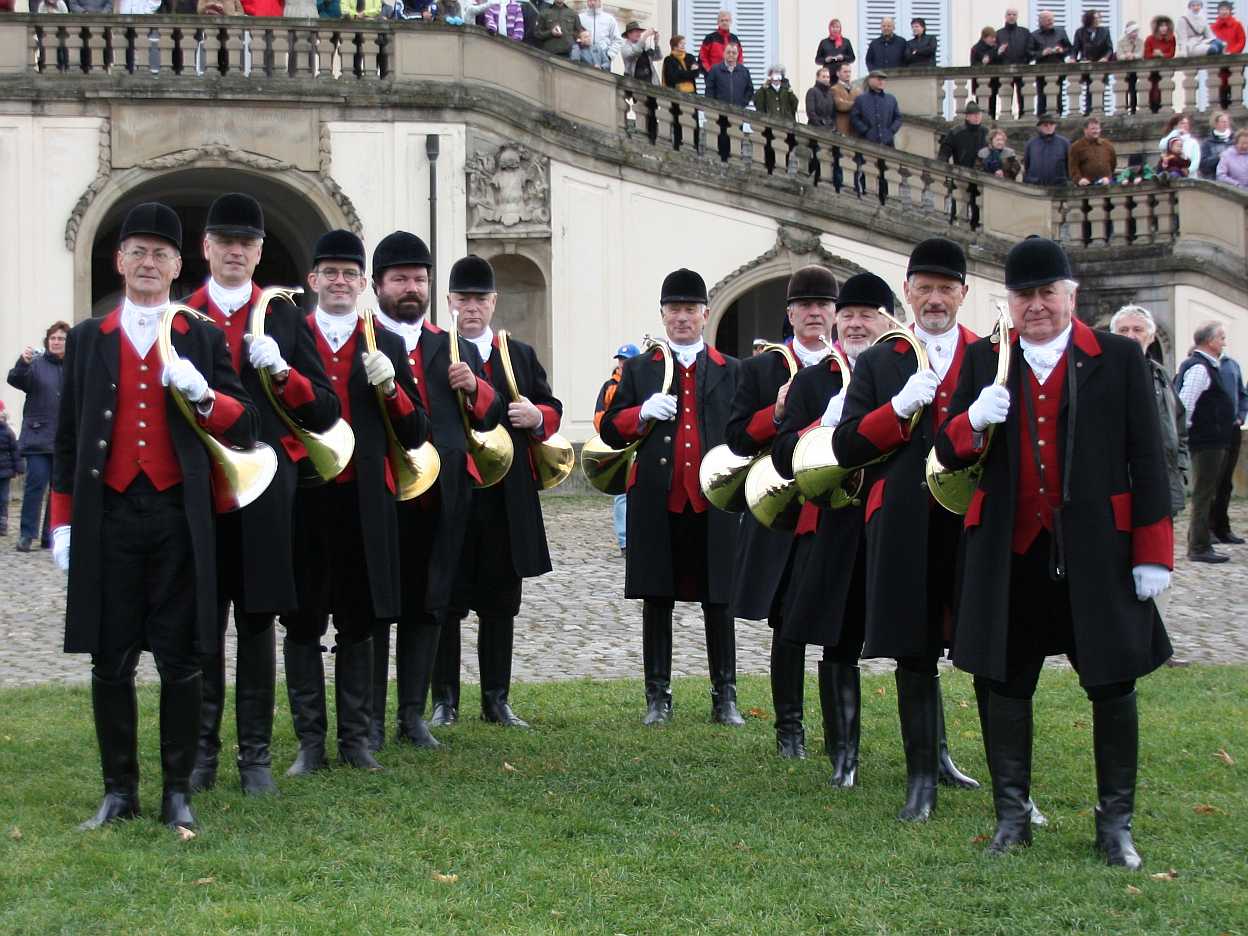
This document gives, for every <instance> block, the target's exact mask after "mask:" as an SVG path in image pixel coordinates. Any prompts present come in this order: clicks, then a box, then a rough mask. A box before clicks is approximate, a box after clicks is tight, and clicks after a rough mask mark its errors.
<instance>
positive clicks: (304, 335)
mask: <svg viewBox="0 0 1248 936" xmlns="http://www.w3.org/2000/svg"><path fill="white" fill-rule="evenodd" d="M258 291H259V288H258V287H257V288H256V289H254V290H253V291H252V299H251V302H248V303H247V305H246V306H244V307H243V308H241V309H239V310H238V311H236V312H235V313H234V314H235V315H246V316H248V320H249V321H250V316H251V305H252V302H255V299H256V296H257V294H258ZM210 301H211V300H210V299H209V296H208V288H207V287H206V286H205V287H202V288H200V289H199V290H197V291H195V292H194V293H192V294H191V295H190V296H188V297H187V298H186V299H184V300H183V302H184V304H186V305H188V306H190V307H191V308H192V309H199V310H200V311H202V312H207V311H208V307H209V304H210ZM264 333H265V334H266V335H268V336H269V337H270V338H272V339H273V340H275V341H276V342H277V346H278V348H280V349H281V352H282V358H283V359H284V360H285V361H286V363H287V364H289V365H290V367H291V369H292V370H294V371H297V372H298V373H299V374H301V375H302V376H303V377H305V378H307V380H308V382H309V383H311V384H312V392H313V394H314V399H313V400H312V401H311V402H309V403H306V404H304V405H303V406H299V407H297V408H295V409H292V410H288V413H289V415H290V416H291V418H293V419H294V421H295V422H296V423H297V424H298V425H299V426H301V427H302V428H304V429H307V430H309V431H311V432H324V431H325V430H327V429H329V427H330V426H332V425H333V424H334V423H335V422H337V420H338V418H339V417H340V416H341V415H342V414H341V409H340V407H339V404H338V396H337V395H336V394H335V393H334V389H333V387H332V386H331V385H330V382H329V377H327V376H326V374H325V367H324V365H323V364H322V363H321V356H320V355H319V354H317V352H316V339H315V338H314V337H313V335H312V330H311V329H310V328H309V327H308V320H307V314H306V313H304V312H302V311H301V310H300V309H299V307H298V306H296V305H295V304H294V303H293V302H288V301H286V300H284V299H278V300H275V301H274V302H272V303H270V304H269V308H268V313H267V314H266V315H265V319H264ZM239 379H240V380H241V381H242V384H243V387H244V389H246V391H247V394H248V396H250V397H251V399H252V401H253V402H254V403H255V404H256V409H257V411H258V412H259V414H260V440H261V441H262V442H265V443H267V444H268V445H269V446H270V447H272V449H273V451H274V452H276V453H277V475H276V476H275V477H274V478H273V483H272V484H270V485H269V487H268V490H266V491H265V492H264V494H263V495H262V496H261V497H260V499H259V500H257V501H255V502H254V503H252V504H251V505H249V506H248V507H246V508H244V509H243V510H242V511H241V516H240V521H241V526H242V537H241V540H242V557H241V559H240V565H241V568H242V574H243V582H244V586H243V596H244V599H245V601H246V604H247V607H246V608H245V609H242V610H245V611H247V612H249V613H253V614H254V613H265V612H280V611H290V610H293V609H294V608H295V607H296V605H297V604H298V596H297V594H296V590H295V574H294V558H293V552H292V543H291V511H292V510H293V508H294V501H295V489H296V488H297V487H298V486H299V468H298V466H297V464H296V462H294V461H292V460H291V456H290V450H289V449H288V448H287V445H288V444H291V443H293V442H294V441H295V436H294V434H293V433H292V432H291V431H290V429H289V428H288V427H287V425H286V423H284V422H283V421H282V419H281V417H280V416H279V415H278V413H277V412H276V410H274V408H273V404H272V403H270V402H269V398H268V397H267V396H265V393H264V387H263V386H261V384H260V375H259V374H258V373H257V372H256V369H255V368H254V367H252V366H251V361H250V359H249V358H248V356H247V352H246V350H244V351H243V353H242V355H241V356H240V358H239ZM296 451H298V450H297V449H296Z"/></svg>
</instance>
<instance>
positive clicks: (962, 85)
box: [941, 78, 970, 116]
mask: <svg viewBox="0 0 1248 936" xmlns="http://www.w3.org/2000/svg"><path fill="white" fill-rule="evenodd" d="M950 84H952V85H953V113H954V115H955V116H956V115H958V114H962V113H965V111H966V99H967V97H969V92H970V79H969V78H965V79H964V78H955V79H953V81H952V82H944V81H942V82H941V87H942V88H947V87H949V85H950ZM941 106H942V108H943V106H944V100H943V99H942V100H941ZM941 113H942V114H943V113H944V111H943V110H942V111H941Z"/></svg>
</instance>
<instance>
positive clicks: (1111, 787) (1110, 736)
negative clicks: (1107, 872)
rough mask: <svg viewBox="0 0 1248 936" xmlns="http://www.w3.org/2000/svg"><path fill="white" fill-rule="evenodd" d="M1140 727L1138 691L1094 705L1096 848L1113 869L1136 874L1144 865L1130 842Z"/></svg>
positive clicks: (1133, 844)
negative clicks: (1137, 701)
mask: <svg viewBox="0 0 1248 936" xmlns="http://www.w3.org/2000/svg"><path fill="white" fill-rule="evenodd" d="M1139 743H1140V723H1139V713H1138V711H1137V709H1136V700H1135V691H1134V690H1132V691H1131V692H1129V693H1127V694H1126V695H1124V696H1119V697H1118V698H1117V699H1109V700H1106V701H1103V702H1093V703H1092V749H1093V751H1094V752H1095V753H1096V796H1097V804H1096V847H1097V849H1098V850H1100V852H1101V853H1102V854H1103V855H1104V856H1105V860H1106V861H1107V862H1108V863H1109V864H1111V865H1118V866H1120V867H1123V868H1129V869H1130V870H1132V871H1136V870H1138V869H1139V868H1140V866H1141V865H1142V864H1143V861H1142V860H1141V859H1140V853H1139V852H1137V851H1136V850H1135V842H1134V841H1133V840H1132V838H1131V816H1132V815H1133V814H1134V812H1135V775H1136V770H1137V768H1138V765H1139V754H1140V751H1139Z"/></svg>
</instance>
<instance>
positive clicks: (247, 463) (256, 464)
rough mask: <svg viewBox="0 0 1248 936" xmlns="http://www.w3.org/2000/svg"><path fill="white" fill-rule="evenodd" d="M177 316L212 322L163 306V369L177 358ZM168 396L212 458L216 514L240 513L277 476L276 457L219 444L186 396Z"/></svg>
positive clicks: (174, 305) (177, 306) (260, 446)
mask: <svg viewBox="0 0 1248 936" xmlns="http://www.w3.org/2000/svg"><path fill="white" fill-rule="evenodd" d="M179 313H182V314H183V315H186V316H187V317H189V318H195V319H199V320H201V321H204V322H209V323H211V322H212V319H211V318H210V317H209V316H207V315H205V314H204V313H202V312H199V311H197V310H195V309H192V308H191V307H190V306H186V305H182V304H181V303H178V302H171V303H170V304H169V305H168V306H166V307H165V311H164V312H162V313H161V315H160V327H159V329H158V332H157V337H156V346H157V349H158V352H159V354H160V363H161V365H162V366H163V367H168V366H169V365H170V364H172V363H173V362H174V361H176V360H177V359H178V352H177V351H175V350H174V348H173V339H172V337H171V335H170V331H171V329H172V328H173V320H174V319H175V318H177V316H178V314H179ZM169 394H170V395H171V396H172V397H173V402H174V405H176V406H177V408H178V410H179V411H180V412H181V413H182V415H183V416H184V417H185V418H186V421H187V423H188V424H189V425H190V427H191V429H192V430H193V431H194V432H195V434H196V435H197V436H199V440H200V441H201V442H202V443H203V444H204V447H205V448H206V449H208V455H209V457H210V458H211V459H212V489H213V501H214V502H215V504H216V507H217V511H218V512H219V513H220V512H229V511H233V510H239V509H241V508H243V507H246V506H247V505H248V504H252V503H254V502H255V501H256V500H258V499H259V497H260V495H261V494H263V493H264V491H265V489H266V488H267V487H268V486H269V482H271V481H272V480H273V476H274V475H276V474H277V454H276V453H275V452H274V451H273V449H271V448H269V447H268V446H267V445H265V444H264V443H263V442H257V443H256V444H255V445H254V446H252V447H251V448H249V449H239V448H234V447H233V446H232V445H228V444H226V443H225V442H222V441H221V440H219V439H217V438H216V437H214V436H213V435H212V434H211V433H209V432H208V431H207V430H206V429H204V427H203V426H201V425H200V424H199V417H198V415H197V414H196V413H195V409H194V407H193V406H192V404H191V403H190V402H189V401H188V400H187V399H186V397H184V396H183V395H182V394H181V393H179V392H178V391H177V390H176V389H175V388H174V387H172V386H171V387H169Z"/></svg>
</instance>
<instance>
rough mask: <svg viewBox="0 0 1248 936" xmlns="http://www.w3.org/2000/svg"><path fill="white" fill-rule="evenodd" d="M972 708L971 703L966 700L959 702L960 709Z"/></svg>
mask: <svg viewBox="0 0 1248 936" xmlns="http://www.w3.org/2000/svg"><path fill="white" fill-rule="evenodd" d="M970 707H971V703H970V702H967V701H966V699H959V700H958V708H970Z"/></svg>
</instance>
